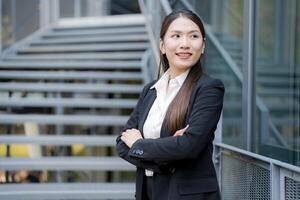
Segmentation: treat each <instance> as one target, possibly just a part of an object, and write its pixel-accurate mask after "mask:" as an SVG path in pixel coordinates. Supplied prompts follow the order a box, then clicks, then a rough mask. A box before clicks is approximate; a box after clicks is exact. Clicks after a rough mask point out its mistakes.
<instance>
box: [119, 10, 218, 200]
mask: <svg viewBox="0 0 300 200" xmlns="http://www.w3.org/2000/svg"><path fill="white" fill-rule="evenodd" d="M204 49H205V31H204V26H203V23H202V21H201V20H200V18H199V17H198V16H197V15H196V14H194V13H193V12H191V11H189V10H178V11H174V12H172V13H171V14H169V15H168V16H167V17H166V18H165V19H164V21H163V23H162V26H161V33H160V53H161V64H162V69H163V72H164V74H163V75H162V76H161V77H160V78H159V80H157V81H153V82H151V83H149V84H147V85H146V86H145V87H144V89H143V91H142V93H141V95H140V98H139V100H138V103H137V105H136V107H135V109H134V111H133V113H132V114H131V116H130V119H129V120H128V122H127V123H126V125H125V127H124V129H123V132H122V134H121V135H120V136H119V137H118V138H117V151H118V153H119V155H120V157H122V158H123V159H125V160H127V161H128V162H130V163H132V164H134V165H135V166H136V167H137V177H136V199H137V200H204V199H205V200H219V199H220V193H219V188H218V182H217V178H216V173H215V169H214V165H213V162H212V152H213V145H212V141H213V139H214V131H215V129H216V126H217V123H218V121H219V118H220V113H221V110H222V106H223V95H224V86H223V84H222V82H221V81H219V80H217V79H213V78H211V77H209V76H208V75H206V74H204V73H203V72H202V67H201V58H202V56H203V53H204Z"/></svg>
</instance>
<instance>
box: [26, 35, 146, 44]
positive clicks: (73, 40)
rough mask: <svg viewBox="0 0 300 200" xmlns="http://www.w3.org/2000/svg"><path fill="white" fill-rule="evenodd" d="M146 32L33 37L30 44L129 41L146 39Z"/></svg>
mask: <svg viewBox="0 0 300 200" xmlns="http://www.w3.org/2000/svg"><path fill="white" fill-rule="evenodd" d="M148 39H149V38H148V35H147V34H130V35H113V36H111V35H108V36H91V37H82V36H79V37H72V38H53V39H41V38H40V39H35V40H34V41H32V42H31V43H30V44H31V45H34V46H37V45H63V44H81V43H86V44H88V43H103V42H104V43H108V42H129V41H134V42H137V41H143V42H144V41H148Z"/></svg>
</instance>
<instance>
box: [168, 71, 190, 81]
mask: <svg viewBox="0 0 300 200" xmlns="http://www.w3.org/2000/svg"><path fill="white" fill-rule="evenodd" d="M186 71H187V69H184V70H172V69H171V68H170V76H169V78H170V79H173V78H175V77H177V76H179V75H180V74H182V73H184V72H186Z"/></svg>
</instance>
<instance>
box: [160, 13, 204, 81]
mask: <svg viewBox="0 0 300 200" xmlns="http://www.w3.org/2000/svg"><path fill="white" fill-rule="evenodd" d="M160 50H161V53H162V54H166V56H167V59H168V61H169V66H170V70H171V76H173V77H175V76H177V75H179V74H181V73H183V72H185V71H186V70H187V69H189V68H191V67H192V66H193V65H194V64H195V63H196V62H197V61H198V60H199V58H200V56H201V54H202V53H203V51H204V44H203V37H202V34H201V32H200V29H199V27H198V26H197V25H196V24H195V23H194V22H193V21H192V20H190V19H188V18H186V17H179V18H177V19H175V20H174V21H173V22H172V23H171V24H170V26H169V28H168V30H167V32H166V34H165V36H164V38H163V39H162V40H161V41H160Z"/></svg>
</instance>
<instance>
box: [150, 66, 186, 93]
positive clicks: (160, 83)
mask: <svg viewBox="0 0 300 200" xmlns="http://www.w3.org/2000/svg"><path fill="white" fill-rule="evenodd" d="M189 72H190V69H188V70H186V71H185V72H183V73H182V74H180V75H178V76H176V77H175V78H173V79H171V80H170V82H177V83H178V84H179V86H180V87H181V86H182V84H183V83H184V81H185V79H186V77H187V75H188V74H189ZM169 76H170V69H168V70H167V71H166V72H165V73H164V74H163V75H162V76H161V77H160V79H159V80H158V81H157V82H156V83H155V84H154V85H152V86H151V88H150V89H153V88H156V89H158V88H161V87H162V86H163V85H164V84H165V83H167V82H168V81H169Z"/></svg>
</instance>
